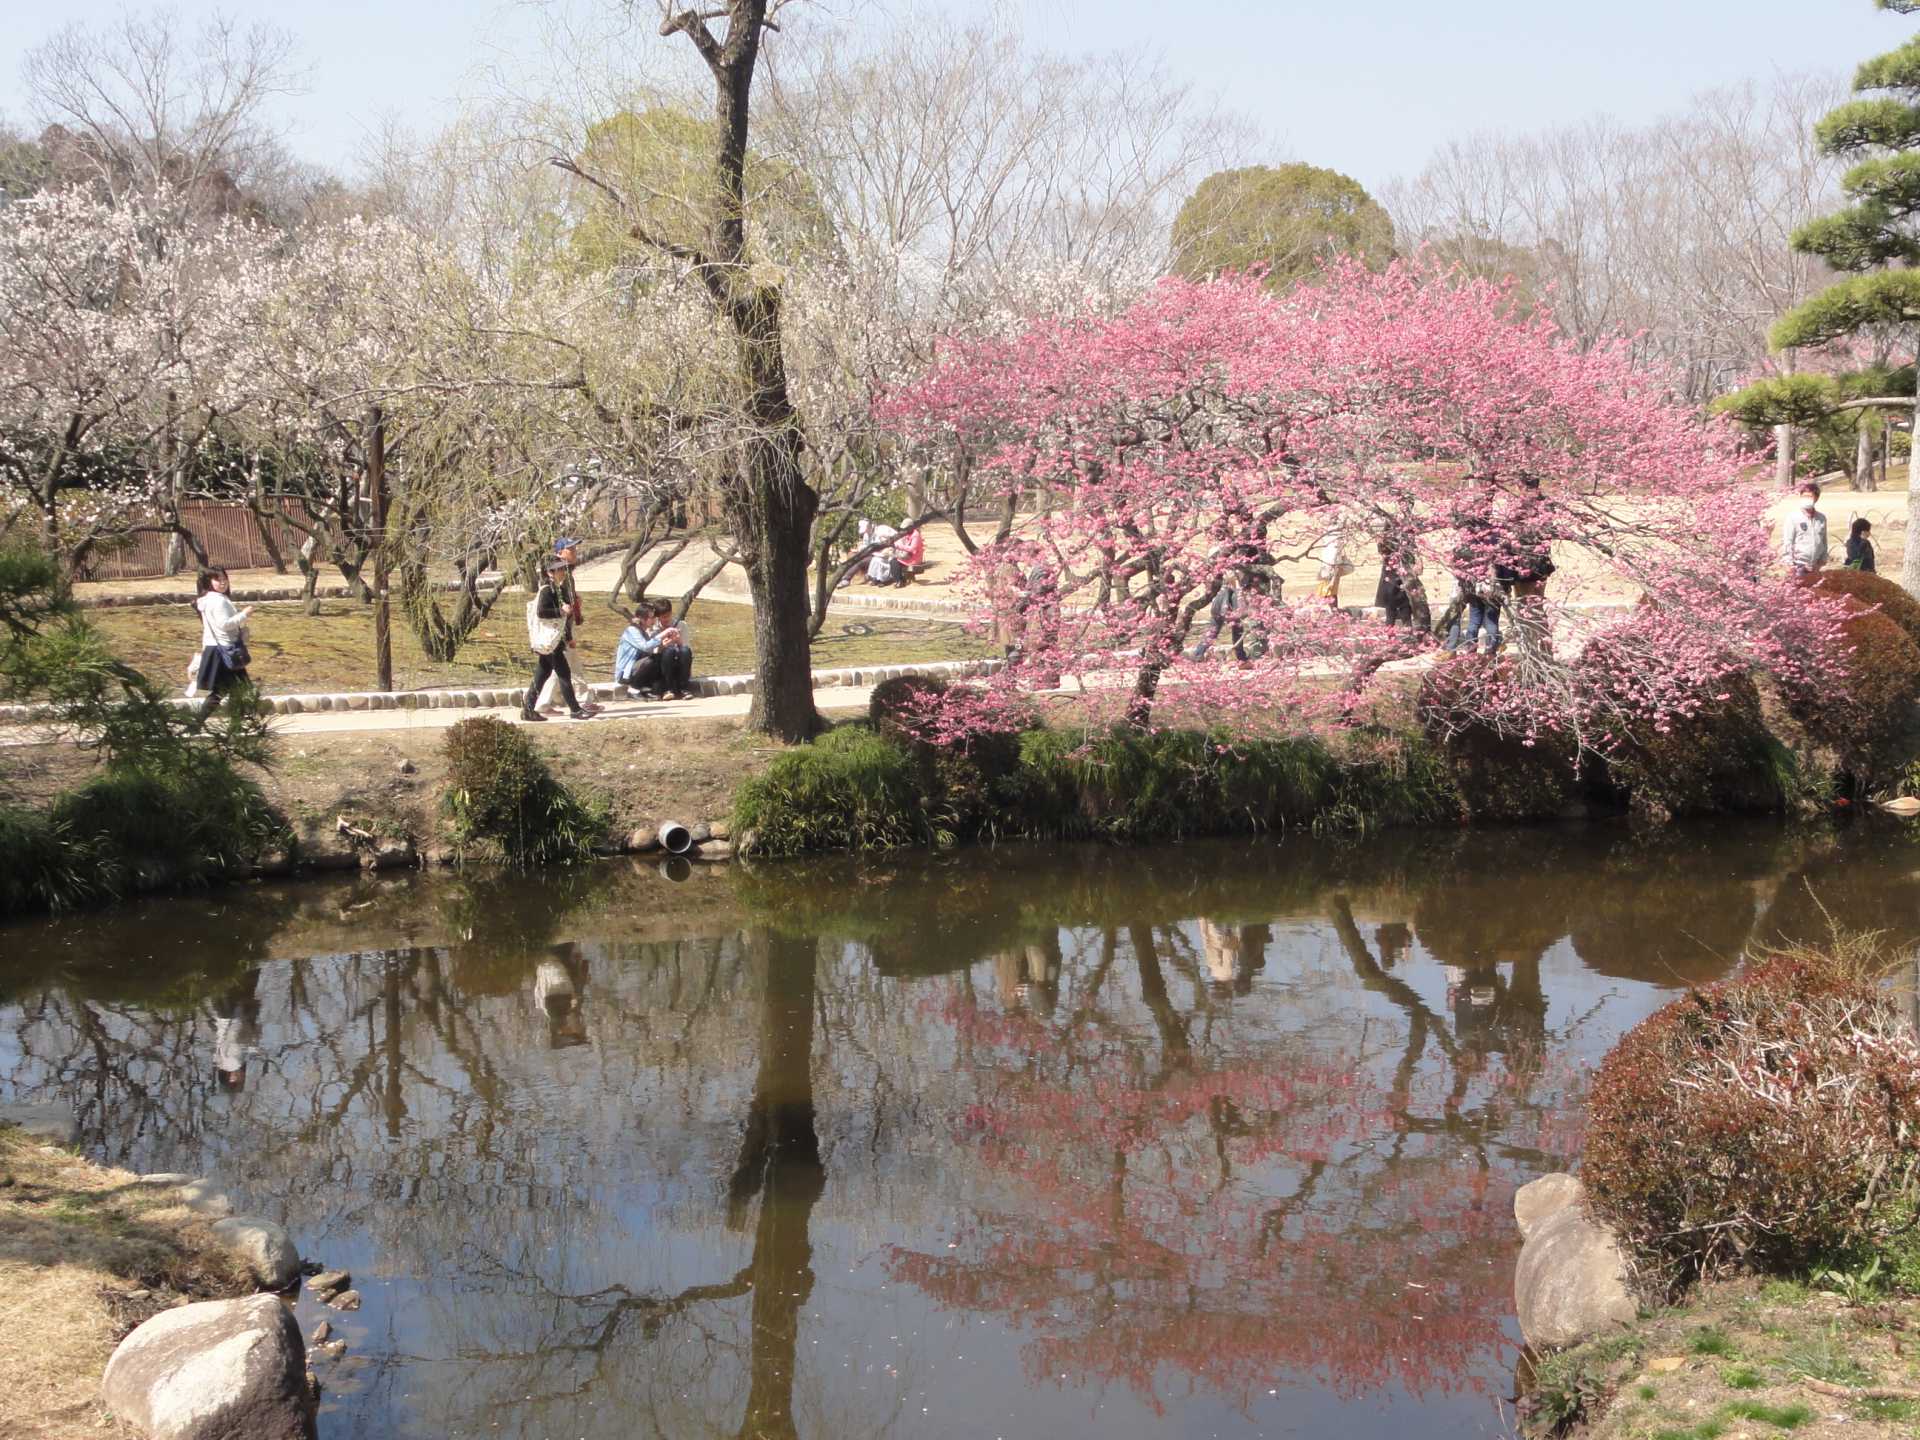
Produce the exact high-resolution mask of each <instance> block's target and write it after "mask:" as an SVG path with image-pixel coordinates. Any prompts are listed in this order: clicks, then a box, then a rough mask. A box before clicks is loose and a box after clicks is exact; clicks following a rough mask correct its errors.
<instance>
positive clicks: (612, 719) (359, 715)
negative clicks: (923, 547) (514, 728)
mask: <svg viewBox="0 0 1920 1440" xmlns="http://www.w3.org/2000/svg"><path fill="white" fill-rule="evenodd" d="M872 694H873V687H872V686H870V685H836V686H833V687H831V688H829V689H824V690H816V691H814V692H813V703H814V705H815V706H816V707H817V708H819V709H821V710H835V711H839V710H865V709H866V708H867V701H868V699H869V698H870V697H871V696H872ZM752 704H753V697H752V696H751V695H704V696H699V697H696V698H695V699H692V700H610V701H603V702H600V705H601V709H600V713H599V714H598V715H596V716H595V717H594V718H593V719H592V720H590V721H588V722H586V723H588V724H591V725H607V724H618V723H619V722H621V721H627V720H638V721H643V722H644V721H653V720H740V719H744V718H745V717H746V714H747V711H748V709H749V708H750V707H751V706H752ZM519 713H520V712H519V711H518V710H517V709H516V708H514V707H512V706H497V707H494V708H492V709H478V708H475V709H467V710H346V711H328V712H326V713H325V714H320V715H279V716H276V717H274V721H273V730H274V733H275V734H276V735H338V734H343V733H346V732H348V731H355V730H445V729H447V728H448V727H449V726H452V725H458V724H459V723H460V722H461V721H462V720H471V719H473V717H474V716H476V715H493V716H497V717H498V718H499V719H502V720H512V719H514V718H515V717H516V716H517V715H518V714H519ZM548 721H549V723H550V724H552V725H553V726H555V727H556V728H560V729H569V728H572V727H573V726H574V725H575V724H576V723H577V722H575V721H572V720H567V719H564V718H563V719H558V720H556V719H553V717H551V716H549V717H548Z"/></svg>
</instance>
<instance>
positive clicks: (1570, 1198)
mask: <svg viewBox="0 0 1920 1440" xmlns="http://www.w3.org/2000/svg"><path fill="white" fill-rule="evenodd" d="M1586 1198H1587V1187H1586V1186H1584V1185H1582V1184H1581V1183H1580V1182H1579V1181H1578V1180H1576V1179H1574V1178H1573V1176H1571V1175H1567V1174H1554V1175H1542V1176H1541V1177H1540V1178H1539V1179H1538V1180H1535V1181H1533V1182H1532V1183H1531V1184H1528V1185H1522V1186H1521V1187H1520V1188H1519V1189H1518V1190H1516V1191H1514V1192H1513V1218H1514V1220H1515V1221H1516V1222H1517V1223H1518V1224H1519V1226H1520V1238H1521V1239H1522V1240H1524V1239H1526V1238H1527V1237H1528V1236H1529V1235H1531V1234H1533V1232H1534V1231H1535V1230H1537V1229H1538V1228H1539V1227H1540V1225H1541V1223H1542V1222H1543V1221H1545V1220H1548V1219H1550V1218H1551V1217H1553V1216H1555V1215H1558V1214H1559V1213H1560V1212H1561V1211H1562V1210H1564V1209H1566V1208H1567V1206H1569V1205H1578V1204H1580V1203H1581V1202H1582V1201H1584V1200H1585V1199H1586Z"/></svg>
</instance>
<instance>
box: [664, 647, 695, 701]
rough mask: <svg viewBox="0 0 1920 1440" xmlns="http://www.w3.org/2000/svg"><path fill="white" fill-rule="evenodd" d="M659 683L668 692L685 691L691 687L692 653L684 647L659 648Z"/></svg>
mask: <svg viewBox="0 0 1920 1440" xmlns="http://www.w3.org/2000/svg"><path fill="white" fill-rule="evenodd" d="M660 683H661V685H662V686H663V687H664V688H666V689H668V690H687V689H691V688H692V686H693V651H692V649H691V648H690V647H688V646H685V645H663V646H662V647H661V648H660Z"/></svg>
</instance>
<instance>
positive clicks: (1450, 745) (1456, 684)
mask: <svg viewBox="0 0 1920 1440" xmlns="http://www.w3.org/2000/svg"><path fill="white" fill-rule="evenodd" d="M1500 663H1504V662H1500V661H1488V660H1483V659H1476V658H1473V657H1462V658H1460V659H1456V660H1451V661H1448V662H1447V663H1445V664H1442V665H1438V666H1436V667H1434V669H1432V670H1430V671H1428V672H1427V676H1426V679H1425V680H1424V681H1422V682H1421V686H1420V696H1419V699H1418V701H1417V704H1416V713H1417V715H1418V716H1419V720H1420V729H1421V733H1422V734H1423V735H1424V736H1425V737H1426V740H1427V742H1428V743H1429V744H1430V745H1431V746H1432V747H1433V748H1434V749H1435V750H1436V751H1437V752H1438V753H1439V755H1440V757H1441V759H1442V760H1443V762H1444V764H1445V766H1446V769H1447V772H1448V777H1449V779H1450V781H1451V784H1452V788H1453V790H1454V792H1455V793H1456V794H1457V795H1458V796H1459V801H1460V808H1461V811H1462V812H1463V814H1464V815H1465V817H1466V818H1468V819H1470V820H1477V821H1503V820H1504V821H1511V820H1551V819H1554V818H1556V817H1557V816H1559V815H1560V814H1561V813H1562V812H1564V811H1565V810H1566V808H1567V806H1568V805H1569V804H1571V803H1573V802H1574V801H1575V800H1577V799H1578V798H1579V796H1580V782H1579V772H1578V768H1577V766H1576V763H1575V758H1574V753H1573V746H1572V744H1571V743H1570V742H1568V741H1567V740H1566V739H1565V738H1563V737H1561V736H1559V735H1554V734H1548V735H1541V736H1534V737H1527V736H1522V735H1518V734H1513V733H1509V732H1506V731H1503V730H1498V729H1496V728H1494V727H1493V726H1492V725H1490V724H1488V723H1487V721H1486V720H1485V719H1483V718H1482V717H1481V716H1480V715H1479V714H1478V713H1477V712H1475V711H1474V710H1473V709H1471V708H1470V707H1468V706H1466V705H1464V704H1463V703H1462V691H1463V690H1464V689H1465V688H1466V686H1467V685H1468V684H1469V683H1470V682H1472V681H1473V680H1475V679H1477V678H1478V677H1477V673H1476V672H1477V670H1478V668H1479V667H1481V666H1483V665H1487V664H1500Z"/></svg>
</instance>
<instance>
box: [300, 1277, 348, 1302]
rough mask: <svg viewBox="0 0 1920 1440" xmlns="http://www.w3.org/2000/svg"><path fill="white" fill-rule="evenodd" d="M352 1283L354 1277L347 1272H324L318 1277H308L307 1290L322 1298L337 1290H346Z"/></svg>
mask: <svg viewBox="0 0 1920 1440" xmlns="http://www.w3.org/2000/svg"><path fill="white" fill-rule="evenodd" d="M352 1283H353V1276H352V1275H350V1274H348V1273H347V1272H346V1271H345V1270H322V1271H321V1272H320V1273H319V1274H318V1275H309V1276H308V1277H307V1288H308V1289H309V1290H311V1291H313V1293H314V1294H316V1295H319V1296H322V1297H325V1296H328V1295H331V1294H332V1293H333V1292H334V1291H336V1290H344V1289H346V1288H347V1286H349V1285H351V1284H352Z"/></svg>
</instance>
